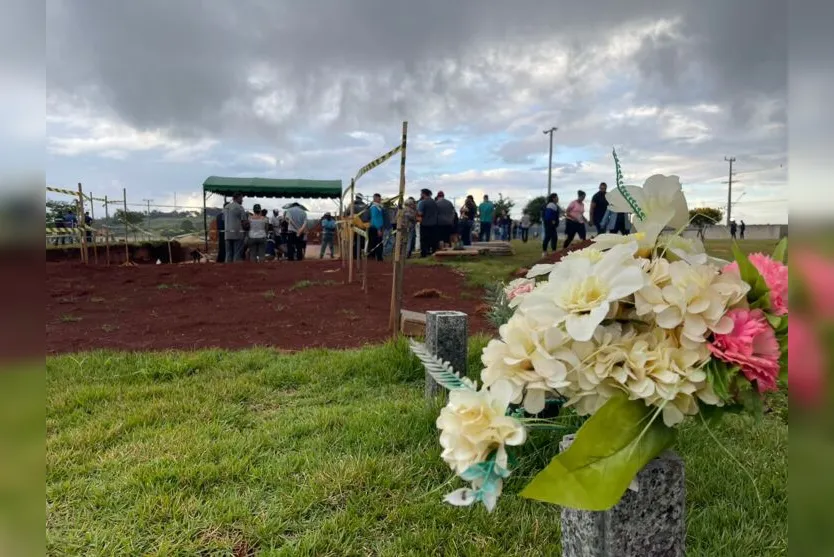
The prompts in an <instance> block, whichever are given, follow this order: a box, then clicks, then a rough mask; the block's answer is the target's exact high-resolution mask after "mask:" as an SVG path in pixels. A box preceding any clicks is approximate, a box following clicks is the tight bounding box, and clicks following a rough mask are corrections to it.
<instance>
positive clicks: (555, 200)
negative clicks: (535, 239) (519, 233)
mask: <svg viewBox="0 0 834 557" xmlns="http://www.w3.org/2000/svg"><path fill="white" fill-rule="evenodd" d="M561 212H562V209H561V208H560V207H559V196H558V195H556V194H555V193H551V194H550V197H549V198H548V199H547V205H545V206H544V214H543V215H542V226H543V227H544V240H542V257H545V256H546V255H547V246H548V244H549V245H550V250H551V251H553V252H555V251H556V246H557V242H558V234H557V232H556V229H557V228H558V227H559V216H560V214H561ZM525 241H526V240H525Z"/></svg>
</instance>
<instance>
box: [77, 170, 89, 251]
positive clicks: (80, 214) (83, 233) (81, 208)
mask: <svg viewBox="0 0 834 557" xmlns="http://www.w3.org/2000/svg"><path fill="white" fill-rule="evenodd" d="M78 220H79V223H78V224H79V226H78V228H77V229H76V232H80V233H81V234H79V239H80V240H81V247H80V248H79V249H80V250H81V261H83V262H84V264H85V265H86V264H87V263H89V261H88V258H89V257H88V256H89V254H88V253H87V231H86V230H84V229H83V228H81V227H82V226H84V227H86V226H87V225H86V224H84V191H83V190H82V189H81V182H78Z"/></svg>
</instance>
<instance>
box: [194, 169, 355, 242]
mask: <svg viewBox="0 0 834 557" xmlns="http://www.w3.org/2000/svg"><path fill="white" fill-rule="evenodd" d="M210 193H216V194H218V195H222V196H224V197H229V196H231V195H233V194H235V193H241V194H242V195H243V196H244V197H283V198H301V199H339V200H341V199H342V181H341V180H295V179H292V180H279V179H274V178H225V177H222V176H209V177H208V178H206V181H205V182H203V226H204V228H205V244H206V245H205V248H206V251H208V217H207V216H206V197H207V194H210Z"/></svg>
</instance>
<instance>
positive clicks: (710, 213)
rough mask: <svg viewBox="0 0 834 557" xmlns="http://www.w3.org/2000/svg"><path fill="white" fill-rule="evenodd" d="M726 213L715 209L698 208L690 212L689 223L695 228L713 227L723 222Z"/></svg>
mask: <svg viewBox="0 0 834 557" xmlns="http://www.w3.org/2000/svg"><path fill="white" fill-rule="evenodd" d="M722 218H724V212H723V211H722V210H721V209H716V208H715V207H697V208H695V209H690V210H689V222H690V223H692V225H693V226H698V227H702V226H712V225H713V224H717V223H719V222H721V219H722Z"/></svg>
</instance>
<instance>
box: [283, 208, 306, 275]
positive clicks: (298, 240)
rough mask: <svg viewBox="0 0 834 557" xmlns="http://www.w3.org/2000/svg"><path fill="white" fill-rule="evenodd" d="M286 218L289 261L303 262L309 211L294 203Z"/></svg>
mask: <svg viewBox="0 0 834 557" xmlns="http://www.w3.org/2000/svg"><path fill="white" fill-rule="evenodd" d="M284 216H285V218H286V220H287V259H289V260H290V261H301V260H302V259H304V254H302V253H301V250H302V249H303V246H304V243H303V242H304V240H303V238H304V234H305V233H306V232H307V211H305V210H304V208H303V207H301V205H299V204H298V203H293V204H292V205H290V207H289V208H288V209H287V211H286V213H284Z"/></svg>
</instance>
